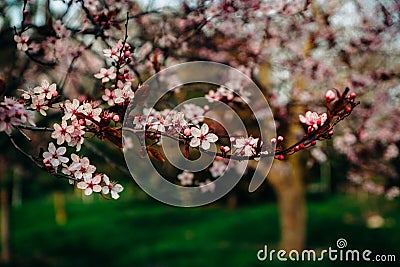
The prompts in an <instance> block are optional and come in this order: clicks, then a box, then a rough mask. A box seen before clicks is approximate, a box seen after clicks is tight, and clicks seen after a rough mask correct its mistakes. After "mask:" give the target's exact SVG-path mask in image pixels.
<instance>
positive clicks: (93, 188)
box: [76, 174, 101, 196]
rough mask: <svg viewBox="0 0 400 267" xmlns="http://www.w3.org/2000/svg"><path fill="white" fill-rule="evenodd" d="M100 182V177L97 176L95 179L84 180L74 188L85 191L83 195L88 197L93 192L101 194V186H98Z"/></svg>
mask: <svg viewBox="0 0 400 267" xmlns="http://www.w3.org/2000/svg"><path fill="white" fill-rule="evenodd" d="M100 182H101V175H100V174H98V175H96V176H95V177H93V178H91V177H87V178H84V180H83V181H81V182H79V183H78V184H77V185H76V187H78V188H79V189H83V190H85V195H87V196H89V195H91V194H92V193H93V192H96V193H98V192H101V186H100V185H99V184H100Z"/></svg>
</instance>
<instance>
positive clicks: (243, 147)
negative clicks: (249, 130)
mask: <svg viewBox="0 0 400 267" xmlns="http://www.w3.org/2000/svg"><path fill="white" fill-rule="evenodd" d="M257 144H258V138H253V137H248V138H243V137H241V138H239V139H236V142H235V144H234V145H233V146H234V147H235V148H236V149H235V153H239V154H241V155H245V156H248V157H249V156H252V155H255V154H256V148H257Z"/></svg>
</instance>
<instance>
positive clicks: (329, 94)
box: [325, 90, 336, 102]
mask: <svg viewBox="0 0 400 267" xmlns="http://www.w3.org/2000/svg"><path fill="white" fill-rule="evenodd" d="M325 98H326V101H328V102H330V101H332V100H335V98H336V94H335V92H333V91H332V90H328V92H326V95H325Z"/></svg>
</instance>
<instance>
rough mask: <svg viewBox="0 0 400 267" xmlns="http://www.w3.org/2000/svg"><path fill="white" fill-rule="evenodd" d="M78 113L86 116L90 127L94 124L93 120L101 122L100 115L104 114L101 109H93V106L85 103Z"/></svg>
mask: <svg viewBox="0 0 400 267" xmlns="http://www.w3.org/2000/svg"><path fill="white" fill-rule="evenodd" d="M78 112H79V113H82V114H84V115H86V117H87V120H86V124H88V125H90V124H92V121H91V120H95V121H97V122H99V121H100V120H101V118H100V114H101V112H102V109H101V108H93V106H92V105H91V104H90V103H84V104H83V105H81V106H80V107H79V108H78Z"/></svg>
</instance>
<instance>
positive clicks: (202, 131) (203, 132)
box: [201, 123, 209, 135]
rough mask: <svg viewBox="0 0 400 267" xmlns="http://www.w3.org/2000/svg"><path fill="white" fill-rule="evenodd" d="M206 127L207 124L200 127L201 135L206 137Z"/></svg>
mask: <svg viewBox="0 0 400 267" xmlns="http://www.w3.org/2000/svg"><path fill="white" fill-rule="evenodd" d="M208 130H209V129H208V125H207V123H204V124H203V125H201V133H202V134H203V135H206V134H207V133H208Z"/></svg>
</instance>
